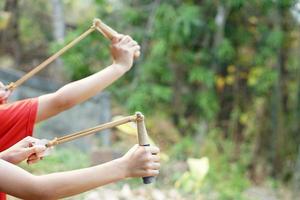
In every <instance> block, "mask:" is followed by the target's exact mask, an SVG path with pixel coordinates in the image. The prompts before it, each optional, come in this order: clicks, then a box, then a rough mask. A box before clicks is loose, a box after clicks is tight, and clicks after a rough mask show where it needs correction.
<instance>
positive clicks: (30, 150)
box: [25, 145, 46, 156]
mask: <svg viewBox="0 0 300 200" xmlns="http://www.w3.org/2000/svg"><path fill="white" fill-rule="evenodd" d="M45 150H46V147H45V146H43V145H36V146H33V147H29V148H26V150H25V152H26V154H28V156H29V155H31V154H39V153H42V152H44V151H45Z"/></svg>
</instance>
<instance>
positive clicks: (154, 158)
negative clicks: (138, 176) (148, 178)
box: [151, 154, 160, 162]
mask: <svg viewBox="0 0 300 200" xmlns="http://www.w3.org/2000/svg"><path fill="white" fill-rule="evenodd" d="M151 160H152V161H153V162H159V161H160V156H159V154H156V155H151Z"/></svg>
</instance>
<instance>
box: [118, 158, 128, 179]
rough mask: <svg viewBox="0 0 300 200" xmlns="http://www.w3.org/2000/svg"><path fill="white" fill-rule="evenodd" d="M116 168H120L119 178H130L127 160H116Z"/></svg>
mask: <svg viewBox="0 0 300 200" xmlns="http://www.w3.org/2000/svg"><path fill="white" fill-rule="evenodd" d="M116 162H117V164H118V166H119V167H120V172H121V178H122V179H126V178H129V177H130V173H129V172H130V170H129V167H128V160H127V159H126V158H124V157H121V158H118V159H116Z"/></svg>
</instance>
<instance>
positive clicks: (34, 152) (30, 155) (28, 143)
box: [0, 136, 46, 164]
mask: <svg viewBox="0 0 300 200" xmlns="http://www.w3.org/2000/svg"><path fill="white" fill-rule="evenodd" d="M38 141H39V139H36V138H33V137H29V136H28V137H26V138H24V139H23V140H21V141H19V142H18V143H16V144H15V145H13V146H12V147H10V148H9V149H7V150H5V151H3V152H1V153H0V158H1V159H3V160H6V161H7V162H10V163H12V164H18V163H20V162H22V161H23V160H27V163H28V164H32V163H36V162H38V161H39V160H40V159H42V157H41V156H40V155H42V154H43V152H44V151H45V150H46V147H45V146H42V145H34V144H35V143H37V142H38Z"/></svg>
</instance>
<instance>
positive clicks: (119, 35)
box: [111, 34, 124, 44]
mask: <svg viewBox="0 0 300 200" xmlns="http://www.w3.org/2000/svg"><path fill="white" fill-rule="evenodd" d="M123 37H124V35H123V34H118V35H114V36H113V38H112V40H111V41H112V44H116V43H118V42H119V41H120V40H121V39H122V38H123Z"/></svg>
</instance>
